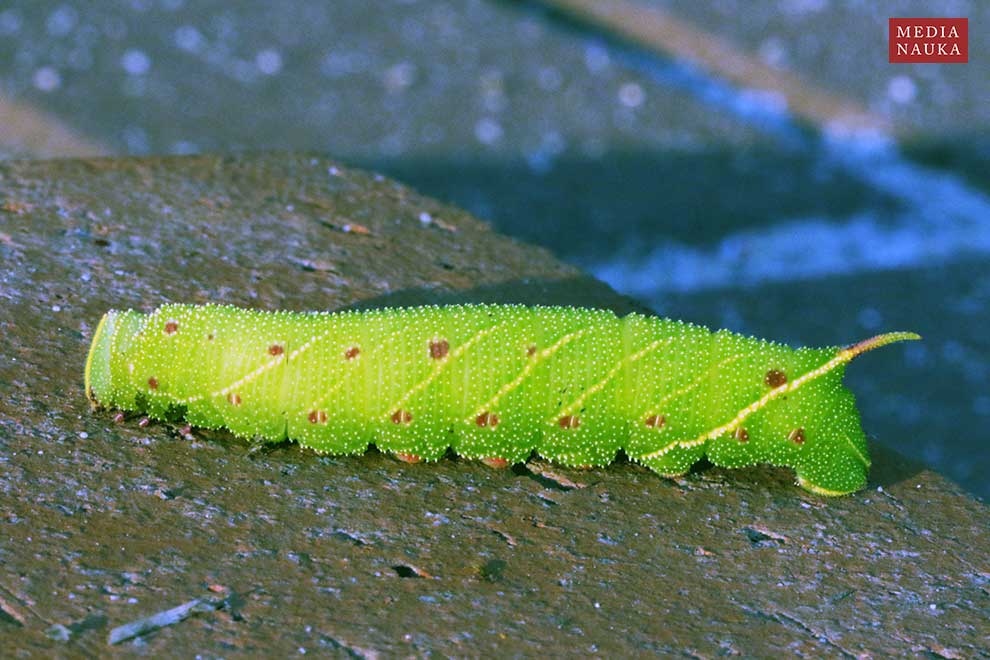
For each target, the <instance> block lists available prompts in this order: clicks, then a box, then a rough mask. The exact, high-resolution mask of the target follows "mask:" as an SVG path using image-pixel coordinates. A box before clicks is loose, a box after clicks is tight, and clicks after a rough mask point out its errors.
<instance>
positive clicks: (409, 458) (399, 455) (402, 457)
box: [392, 451, 423, 463]
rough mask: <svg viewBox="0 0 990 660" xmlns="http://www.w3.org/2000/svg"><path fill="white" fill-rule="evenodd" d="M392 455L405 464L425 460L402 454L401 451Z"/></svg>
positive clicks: (413, 455)
mask: <svg viewBox="0 0 990 660" xmlns="http://www.w3.org/2000/svg"><path fill="white" fill-rule="evenodd" d="M392 455H393V456H395V457H396V458H397V459H399V460H400V461H403V462H405V463H419V462H420V461H422V460H423V459H422V458H420V457H419V456H417V455H416V454H407V453H405V452H401V451H397V452H395V453H394V454H392Z"/></svg>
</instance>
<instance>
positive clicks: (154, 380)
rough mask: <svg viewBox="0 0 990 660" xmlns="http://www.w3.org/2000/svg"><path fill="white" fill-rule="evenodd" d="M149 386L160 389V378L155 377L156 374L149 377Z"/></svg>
mask: <svg viewBox="0 0 990 660" xmlns="http://www.w3.org/2000/svg"><path fill="white" fill-rule="evenodd" d="M148 387H150V388H151V389H153V390H157V389H158V379H157V378H155V377H154V376H152V377H151V378H149V379H148Z"/></svg>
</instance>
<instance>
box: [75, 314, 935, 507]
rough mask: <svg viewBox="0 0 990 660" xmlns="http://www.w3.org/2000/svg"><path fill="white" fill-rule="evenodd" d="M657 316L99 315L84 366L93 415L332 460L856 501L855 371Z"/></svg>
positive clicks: (829, 358)
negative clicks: (598, 477) (619, 458)
mask: <svg viewBox="0 0 990 660" xmlns="http://www.w3.org/2000/svg"><path fill="white" fill-rule="evenodd" d="M908 339H920V337H919V336H918V335H916V334H913V333H909V332H894V333H888V334H884V335H879V336H877V337H873V338H871V339H867V340H865V341H862V342H859V343H857V344H854V345H852V346H849V347H844V348H838V347H833V348H817V349H812V348H801V349H798V350H792V349H790V348H788V347H787V346H783V345H780V344H776V343H772V342H766V341H762V340H758V339H754V338H751V337H744V336H741V335H737V334H734V333H731V332H728V331H725V330H720V331H718V332H714V333H713V332H710V331H709V330H708V329H706V328H703V327H700V326H697V325H691V324H687V323H682V322H679V321H672V320H669V319H661V318H655V317H646V316H642V315H639V314H630V315H628V316H625V317H623V318H618V317H616V316H615V315H614V314H613V313H611V312H609V311H604V310H595V309H579V308H570V307H526V306H521V305H454V306H447V307H436V306H433V307H414V308H405V309H382V310H377V311H367V312H339V313H294V312H261V311H254V310H247V309H239V308H236V307H232V306H218V305H204V306H196V305H164V306H162V307H160V308H159V309H158V310H156V311H155V312H153V313H151V314H141V313H139V312H134V311H126V312H119V311H113V310H111V311H109V312H107V313H106V314H105V315H104V317H103V319H102V320H101V321H100V324H99V326H98V327H97V329H96V333H95V335H94V336H93V343H92V346H91V348H90V352H89V357H88V359H87V361H86V373H85V385H86V394H87V396H88V397H89V399H90V400H91V401H92V402H93V403H94V404H95V403H96V402H100V403H103V404H105V405H107V406H111V407H116V408H120V409H123V410H140V411H143V412H145V413H147V414H148V416H149V417H152V418H155V419H165V418H175V417H176V416H178V415H181V416H184V418H185V419H186V420H187V421H188V422H189V423H190V424H194V425H197V426H201V427H207V428H219V427H226V428H228V429H230V430H231V431H232V432H233V433H235V434H237V435H239V436H254V437H260V438H263V439H266V440H269V441H279V440H283V439H285V438H290V439H292V440H296V441H298V442H299V443H300V444H301V445H303V446H305V447H311V448H313V449H315V450H316V451H319V452H327V453H332V454H355V453H360V452H364V451H365V450H366V449H367V447H368V445H369V443H372V442H373V443H374V444H375V445H376V446H377V447H378V448H379V449H380V450H382V451H388V452H393V453H394V454H395V455H396V456H398V457H400V458H403V459H404V460H408V461H410V462H416V461H419V460H427V461H434V460H437V459H439V458H440V457H441V456H442V455H443V454H444V453H445V452H446V451H447V449H448V448H453V450H454V451H455V452H456V453H457V454H459V455H461V456H464V457H468V458H476V459H482V460H484V461H486V462H487V463H489V464H490V465H493V466H505V465H509V464H513V463H518V462H521V461H525V460H526V459H527V458H528V457H529V455H530V454H531V453H532V452H533V451H534V450H535V451H537V452H539V454H541V455H542V456H544V457H546V458H548V459H550V460H553V461H556V462H559V463H562V464H564V465H571V466H591V465H606V464H608V463H610V462H611V461H612V460H613V459H614V458H615V455H616V453H617V452H618V451H619V450H620V449H623V450H625V452H626V454H628V455H629V456H630V457H631V458H632V459H633V460H635V461H638V462H640V463H642V464H643V465H645V466H647V467H649V468H650V469H652V470H654V471H656V472H658V473H660V474H661V475H665V476H673V475H680V474H683V473H685V472H686V471H687V470H688V469H689V468H690V466H691V465H692V464H693V463H695V462H696V461H698V460H699V459H701V458H702V457H704V456H707V457H708V459H709V460H710V461H711V462H712V463H714V464H716V465H721V466H726V467H742V466H747V465H755V464H759V463H769V464H773V465H783V466H788V467H791V468H793V469H794V470H796V472H797V482H798V484H799V485H801V486H802V487H804V488H806V489H808V490H810V491H813V492H815V493H819V494H822V495H842V494H845V493H850V492H853V491H855V490H858V489H860V488H863V487H864V486H865V485H866V475H867V470H868V468H869V465H870V461H869V458H868V452H867V445H866V437H865V435H864V434H863V431H862V429H861V427H860V422H859V415H858V412H857V410H856V407H855V402H854V400H853V396H852V393H851V392H850V391H849V390H847V389H846V388H845V387H843V386H842V375H843V372H844V369H845V365H846V364H847V363H848V362H849V361H850V360H852V359H853V358H854V357H856V356H857V355H859V354H861V353H864V352H866V351H868V350H871V349H874V348H877V347H879V346H884V345H886V344H890V343H893V342H897V341H902V340H908Z"/></svg>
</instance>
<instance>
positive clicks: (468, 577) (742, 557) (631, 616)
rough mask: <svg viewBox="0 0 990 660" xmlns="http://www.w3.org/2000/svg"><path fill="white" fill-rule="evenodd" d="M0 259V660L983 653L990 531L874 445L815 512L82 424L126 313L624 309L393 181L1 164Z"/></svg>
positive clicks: (302, 161) (775, 493) (116, 164)
mask: <svg viewBox="0 0 990 660" xmlns="http://www.w3.org/2000/svg"><path fill="white" fill-rule="evenodd" d="M0 264H2V267H0V644H2V648H4V649H5V652H4V655H7V656H8V657H17V656H28V655H32V654H42V653H44V654H52V653H58V654H87V655H106V654H108V653H109V652H111V651H113V650H125V651H136V652H138V653H142V654H146V655H153V656H159V655H162V654H168V655H173V656H183V657H191V656H193V655H194V654H202V655H204V656H206V657H218V656H225V655H232V654H238V653H242V652H245V653H252V654H259V653H261V652H264V653H266V654H268V655H272V656H285V655H289V654H295V653H300V652H302V651H303V650H305V651H321V652H324V653H331V654H336V655H340V656H343V657H346V656H359V657H373V656H376V655H389V656H392V655H410V654H411V655H422V654H426V653H429V652H437V653H440V654H443V655H460V656H471V655H482V654H493V653H495V652H497V653H499V654H500V655H521V654H527V655H536V654H539V653H547V652H550V651H554V652H557V653H561V652H570V653H575V654H590V655H600V656H619V655H622V656H626V655H635V654H644V653H657V652H676V653H682V654H688V655H700V656H705V657H709V656H714V655H723V654H744V655H770V654H771V653H780V652H784V653H789V654H797V655H805V656H858V655H861V654H872V655H877V656H883V655H895V654H896V655H905V654H918V655H929V656H935V657H946V658H955V657H973V656H976V655H979V654H980V653H985V652H986V648H987V646H988V644H990V638H988V626H987V611H988V608H990V533H988V521H990V516H988V511H987V508H986V507H985V506H984V505H983V504H981V503H979V502H977V501H976V500H974V499H972V498H970V497H968V496H967V495H966V494H965V493H964V492H963V491H961V490H960V489H959V488H958V487H957V486H955V485H954V484H952V483H950V482H948V481H946V480H945V479H944V478H942V477H941V476H939V475H938V474H934V473H932V472H930V471H927V470H926V469H924V467H923V466H919V465H916V464H911V463H908V462H906V461H905V460H903V459H901V458H900V457H899V456H897V455H896V454H892V453H890V452H889V451H884V450H878V449H877V448H875V451H874V466H875V467H874V471H873V474H872V481H871V485H870V488H869V490H867V491H864V492H861V493H859V494H857V495H854V496H851V497H846V498H841V499H833V500H824V499H821V498H819V497H816V496H813V495H811V494H809V493H806V492H804V491H802V490H800V489H798V488H797V487H796V486H794V485H792V475H791V474H790V473H789V472H788V471H786V470H776V469H769V468H754V469H748V470H738V471H725V470H720V469H716V468H711V467H708V468H705V467H701V468H700V469H696V470H695V471H693V472H692V473H691V474H690V475H688V476H687V477H686V478H685V479H683V480H680V481H676V482H675V481H670V480H664V479H661V478H659V477H657V476H656V475H655V474H653V473H650V472H648V471H646V470H645V469H642V468H640V467H638V466H636V465H633V464H630V463H627V462H619V463H616V464H614V465H612V466H609V467H607V468H600V469H594V470H588V471H579V470H569V469H564V468H558V467H555V466H550V465H546V464H544V463H542V462H540V461H538V460H534V461H532V462H531V463H530V464H529V465H528V466H527V467H517V468H515V469H512V470H503V471H496V470H492V469H490V468H487V467H485V466H482V465H480V464H477V463H473V462H468V461H463V460H458V459H453V458H450V459H445V460H443V461H441V462H439V463H438V464H432V465H413V466H410V465H406V464H403V463H399V462H398V461H395V460H393V459H392V458H389V457H387V456H383V455H380V454H378V453H376V452H374V451H372V452H369V453H368V454H366V455H364V456H358V457H339V458H337V457H320V456H317V455H316V454H314V453H312V452H309V451H305V450H301V449H299V448H298V447H297V446H295V445H287V446H282V447H278V448H276V449H274V450H268V451H264V452H253V451H252V450H251V447H250V446H249V445H248V444H247V443H244V442H241V441H238V440H235V439H233V438H232V437H230V436H229V435H227V434H225V433H222V432H217V433H212V432H211V433H206V432H200V431H194V432H193V437H192V439H188V438H183V437H181V433H180V430H179V429H178V428H175V427H170V426H168V425H159V424H154V425H151V426H148V427H141V426H139V425H138V423H137V422H138V420H137V419H136V418H135V419H128V420H126V421H125V422H124V423H122V424H116V423H114V422H113V419H112V417H113V416H112V414H111V413H109V412H108V411H96V412H93V411H91V410H90V409H89V406H88V404H87V402H86V399H85V396H84V395H83V391H82V382H81V381H82V379H81V375H82V366H83V361H84V359H85V352H86V348H87V346H88V342H89V339H90V335H91V333H92V331H93V327H94V325H95V323H96V322H97V321H98V319H99V317H100V315H101V314H102V313H103V312H104V311H105V310H106V309H107V308H110V307H127V306H131V307H134V308H140V309H145V310H147V309H151V308H153V307H155V306H157V305H158V304H160V303H162V302H165V301H185V302H206V301H227V302H232V303H237V304H242V305H250V306H256V307H262V308H269V309H272V308H287V309H332V308H340V307H347V306H363V307H367V306H376V305H385V304H393V305H394V304H417V303H425V302H451V301H495V302H526V303H537V302H540V303H561V304H581V305H589V306H602V307H609V308H612V309H614V310H616V311H617V312H620V313H621V312H627V311H630V310H632V309H635V304H634V303H632V302H630V301H628V300H626V299H623V298H621V297H619V296H617V295H616V294H614V293H612V292H611V291H610V290H609V289H607V287H605V286H604V285H601V284H599V283H596V282H595V281H593V280H591V279H590V278H588V277H586V276H583V275H582V274H581V273H579V272H577V271H575V270H574V269H573V268H571V267H568V266H565V265H562V264H560V263H559V262H557V261H555V260H554V259H553V258H552V257H551V256H550V255H549V254H548V253H546V252H545V251H543V250H540V249H537V248H533V247H529V246H526V245H521V244H519V243H516V242H513V241H511V240H509V239H506V238H504V237H502V236H499V235H497V234H495V233H493V232H491V231H490V230H489V229H488V228H487V227H486V226H485V225H483V224H481V223H479V222H478V221H477V220H474V219H472V218H471V217H469V216H467V215H466V214H464V213H463V212H461V211H458V210H456V209H453V208H450V207H446V206H444V205H442V204H440V203H438V202H436V201H434V200H431V199H428V198H424V197H422V196H420V195H418V194H416V193H414V192H412V191H410V190H409V189H407V188H404V187H403V186H401V185H398V184H396V183H394V182H392V181H390V180H386V179H383V178H381V177H376V176H373V175H370V174H366V173H362V172H356V171H353V170H349V169H346V168H344V167H342V166H340V165H337V164H335V163H333V162H329V161H326V160H324V159H322V158H318V157H310V156H300V155H284V156H257V157H237V158H218V157H192V158H170V159H143V160H141V159H134V160H127V159H124V160H90V161H61V162H8V163H4V164H2V165H0ZM196 599H199V601H200V602H199V605H198V606H192V605H188V604H189V603H190V602H191V601H194V600H196ZM184 604H186V607H185V608H184V609H183V610H182V612H183V614H181V615H177V616H175V617H174V619H175V620H176V621H177V622H176V623H174V624H173V625H169V626H167V627H162V628H158V629H156V630H152V631H150V632H148V633H146V634H143V635H140V636H137V637H135V638H133V639H131V640H127V641H122V642H120V643H119V644H118V645H115V646H109V645H108V644H109V642H108V639H109V638H110V637H111V635H112V634H113V635H114V636H122V633H120V632H117V633H111V631H113V630H114V629H116V628H117V627H118V626H122V625H124V624H128V623H131V622H134V621H136V620H138V619H141V618H143V617H147V616H150V615H153V614H156V613H159V612H162V611H165V610H169V609H171V608H175V607H178V606H181V605H184ZM183 617H187V618H184V619H183ZM180 619H182V620H180Z"/></svg>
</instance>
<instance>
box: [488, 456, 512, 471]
mask: <svg viewBox="0 0 990 660" xmlns="http://www.w3.org/2000/svg"><path fill="white" fill-rule="evenodd" d="M481 462H482V463H484V464H485V465H487V466H488V467H490V468H495V469H496V470H502V469H504V468H507V467H509V461H508V460H506V459H504V458H500V457H498V456H485V457H484V458H483V459H481Z"/></svg>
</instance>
